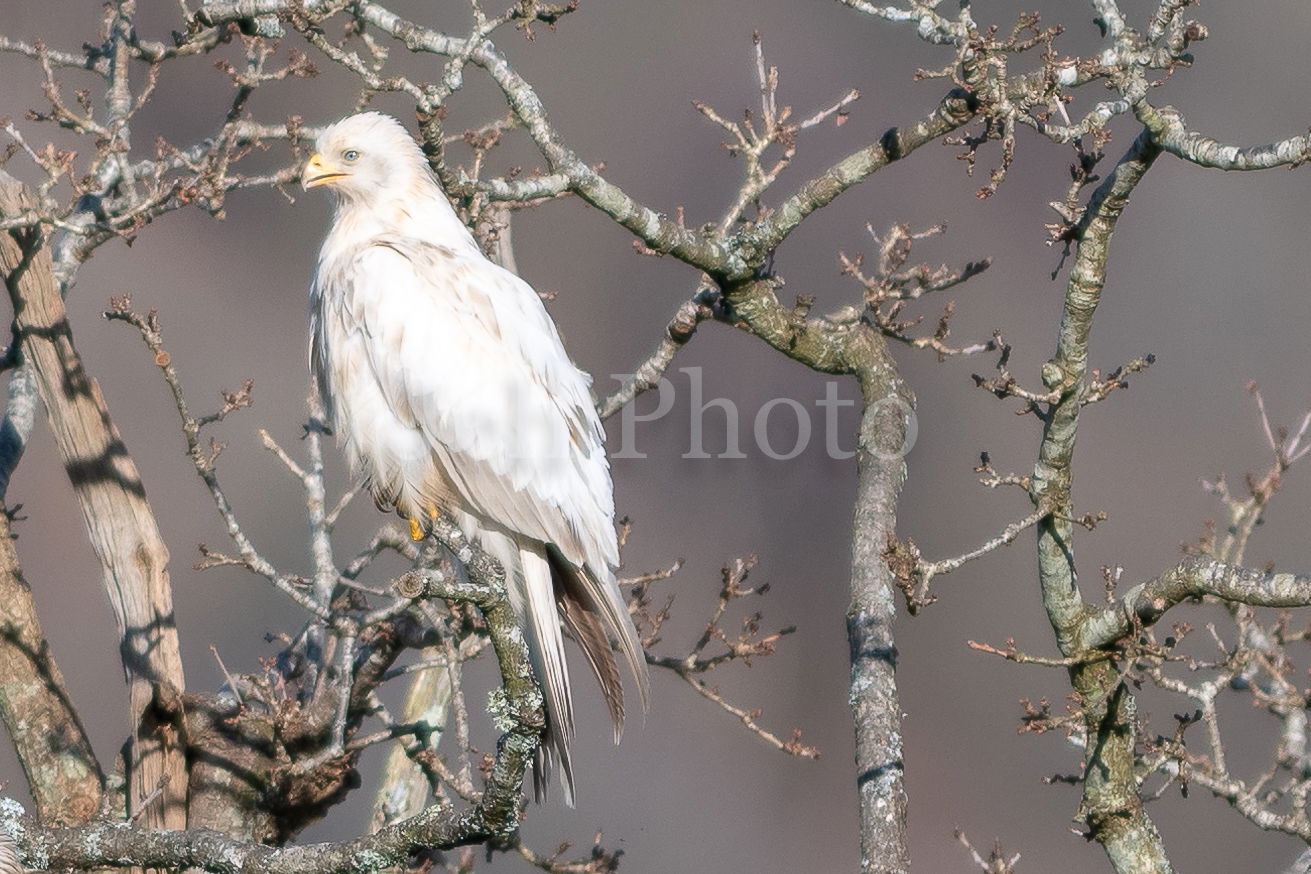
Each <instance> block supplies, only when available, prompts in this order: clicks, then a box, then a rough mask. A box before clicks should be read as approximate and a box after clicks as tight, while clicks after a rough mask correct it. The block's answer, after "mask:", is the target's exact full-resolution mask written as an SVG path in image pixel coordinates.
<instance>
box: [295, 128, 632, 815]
mask: <svg viewBox="0 0 1311 874" xmlns="http://www.w3.org/2000/svg"><path fill="white" fill-rule="evenodd" d="M316 145H317V150H316V151H317V153H316V154H315V156H314V157H313V158H311V160H310V162H309V163H308V164H307V165H306V169H305V175H304V183H305V184H306V186H307V187H309V186H317V185H325V186H327V187H329V188H330V190H332V191H333V193H334V194H336V195H337V197H336V201H337V203H336V207H337V208H336V213H335V216H334V221H333V225H332V228H331V230H330V231H329V233H328V236H327V238H326V239H325V241H324V243H323V248H322V251H321V253H320V255H319V263H318V269H317V270H316V273H315V278H314V282H313V285H312V287H311V292H310V303H311V361H312V365H313V367H314V369H315V371H316V373H317V375H318V378H319V383H320V387H321V389H322V391H323V394H324V396H325V400H326V401H327V403H328V406H329V411H330V416H331V419H332V422H333V426H334V429H335V431H336V433H337V437H338V440H339V442H340V443H341V445H342V447H343V448H344V450H345V454H346V456H347V459H348V461H349V463H350V466H351V468H352V470H353V471H354V472H355V473H356V474H357V475H358V476H359V477H361V478H362V479H363V480H364V481H366V482H367V483H368V485H369V487H370V489H371V490H372V492H373V495H374V498H375V500H377V501H378V503H379V505H380V506H386V507H391V506H394V507H395V508H396V509H397V511H398V512H400V513H401V515H403V516H405V517H406V518H408V519H412V520H416V521H420V523H422V520H426V519H427V518H428V517H429V514H430V513H431V512H432V511H434V510H436V511H439V512H450V513H454V514H456V516H457V518H458V520H459V521H460V523H461V525H462V526H463V527H464V529H465V531H466V533H467V534H469V535H470V536H471V537H474V538H477V539H479V540H480V541H481V542H482V544H483V545H484V547H486V548H487V549H488V550H489V551H490V552H492V553H493V555H495V556H496V557H497V558H498V559H499V560H500V561H501V563H502V564H503V565H504V567H505V568H506V572H507V579H508V582H509V591H510V597H511V602H512V604H513V605H514V607H515V609H516V610H517V611H518V613H519V615H520V616H521V618H522V619H523V621H524V624H525V628H526V630H527V632H528V633H527V639H528V642H529V646H530V650H531V653H532V656H533V660H534V666H535V668H536V669H537V672H538V680H539V682H540V683H541V684H542V686H543V690H544V694H545V698H546V708H547V720H548V734H547V738H546V742H545V743H544V746H543V748H542V751H541V754H540V755H539V761H538V766H537V768H536V774H535V776H536V780H537V784H538V787H539V791H540V790H541V788H542V787H543V786H544V783H545V780H546V776H547V773H548V772H550V771H551V770H552V769H553V768H554V769H558V770H559V771H560V773H561V776H562V777H563V781H564V789H565V795H566V800H568V801H570V802H572V796H573V776H572V770H571V767H570V761H569V740H570V738H571V737H572V734H573V714H572V703H571V700H570V684H569V674H568V669H567V666H566V663H565V658H564V650H563V638H562V636H561V619H562V618H563V619H564V621H565V623H566V624H567V625H568V626H569V627H570V629H571V630H572V631H573V632H574V636H575V637H576V638H578V640H579V642H580V643H581V644H582V645H583V649H584V652H585V654H586V655H587V656H588V660H589V663H590V664H591V666H592V667H593V670H594V672H595V673H596V675H597V678H598V680H600V681H601V685H602V689H603V691H604V693H605V695H606V698H607V703H608V704H609V705H610V708H611V713H612V715H613V716H614V717H615V731H616V737H617V736H618V732H619V728H620V725H621V724H622V714H623V704H622V686H621V685H620V683H619V680H618V676H617V673H616V671H615V669H614V657H613V654H612V652H611V650H610V646H609V640H608V638H614V639H616V640H617V641H618V643H619V646H620V649H621V651H622V652H623V653H624V655H625V657H626V660H627V661H628V662H629V664H630V667H631V668H632V670H633V672H634V675H635V677H636V678H637V682H638V688H639V690H640V692H641V694H642V700H643V703H644V704H645V702H646V697H647V686H646V671H645V663H644V660H643V658H642V655H641V648H640V645H639V643H638V641H637V636H636V632H635V630H634V628H633V625H632V621H631V619H630V618H629V615H628V612H627V609H626V608H625V605H624V603H623V599H622V597H621V595H620V592H619V589H618V586H617V584H616V582H615V578H614V568H615V566H616V565H617V564H618V560H619V555H618V547H617V543H616V537H615V530H614V498H613V489H612V485H611V481H610V471H609V465H608V463H607V461H606V456H605V449H604V445H603V442H602V441H603V438H604V434H603V432H602V430H601V425H600V421H599V419H598V418H597V415H596V412H595V408H594V406H593V403H592V399H591V394H590V391H589V379H588V377H587V376H586V374H584V373H582V372H581V371H580V370H578V368H577V367H575V366H574V365H573V363H572V362H571V361H570V360H569V357H568V355H567V354H566V352H565V350H564V346H563V344H562V343H561V341H560V337H559V334H558V332H557V331H556V329H555V325H554V324H553V323H552V322H551V319H550V317H549V316H548V315H547V313H546V309H545V308H544V307H543V305H542V302H541V299H540V298H539V297H538V296H537V294H536V292H534V291H533V289H532V288H531V287H530V286H529V285H528V284H527V283H526V282H524V281H523V280H522V279H520V278H519V277H517V276H515V275H514V274H513V273H510V272H509V271H507V270H504V269H503V268H501V267H500V266H498V265H496V264H494V263H493V262H491V261H489V260H488V259H487V258H486V257H485V256H484V255H483V253H482V251H481V250H480V249H479V247H478V245H477V243H476V242H475V241H474V239H473V237H472V236H471V235H470V234H469V232H468V230H467V229H466V228H465V226H464V225H463V223H461V222H460V220H459V218H458V216H456V214H455V211H454V210H453V209H452V208H451V206H450V203H449V202H448V201H447V200H446V197H445V195H444V193H443V192H442V190H441V188H440V187H439V186H438V184H437V182H436V180H435V179H434V178H433V176H432V174H431V173H430V172H429V170H428V167H427V163H426V161H425V160H424V157H423V154H422V152H421V151H420V150H419V148H418V146H417V145H416V144H415V142H414V140H413V139H411V137H410V136H409V134H408V133H406V131H405V129H404V128H403V127H402V126H401V125H400V123H399V122H397V121H396V120H395V119H392V118H390V117H388V116H385V115H381V114H379V113H374V112H369V113H362V114H360V115H355V116H351V117H348V118H346V119H343V120H342V121H340V122H337V123H336V124H334V125H331V126H330V127H328V128H327V129H325V130H324V132H323V134H322V135H321V136H320V137H319V139H318V141H317V144H316ZM557 607H558V610H559V612H557Z"/></svg>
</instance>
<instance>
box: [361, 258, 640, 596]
mask: <svg viewBox="0 0 1311 874" xmlns="http://www.w3.org/2000/svg"><path fill="white" fill-rule="evenodd" d="M354 268H355V270H354V273H355V275H354V277H353V282H351V283H350V286H351V288H352V290H353V295H352V296H353V298H354V300H353V301H351V302H350V306H351V309H352V310H353V314H354V316H355V318H356V320H357V324H359V325H360V329H361V330H362V332H363V337H364V343H365V347H366V349H367V350H368V355H369V360H370V363H371V365H372V369H373V371H374V374H375V375H376V378H377V380H378V383H379V385H380V386H381V388H382V390H383V393H384V395H385V396H386V398H387V400H388V402H389V404H390V405H391V407H392V408H393V410H394V411H395V412H396V414H397V415H398V416H399V417H400V418H401V419H402V420H404V421H407V422H412V423H414V425H415V426H416V427H418V428H419V429H421V430H422V432H423V434H424V435H425V437H426V438H427V439H428V440H429V442H430V443H431V445H432V448H433V452H434V456H435V457H436V458H437V459H439V460H440V462H441V463H442V464H443V466H444V467H445V468H446V470H445V471H444V473H445V475H446V476H448V477H449V478H450V481H451V482H452V483H453V484H454V485H455V486H456V488H457V489H458V490H459V492H460V496H461V497H462V498H463V499H464V501H465V502H466V504H467V509H469V510H471V511H472V512H474V513H476V514H477V515H479V516H482V517H484V518H486V519H488V520H491V521H494V522H497V523H499V524H501V525H503V526H505V527H506V528H508V529H509V530H510V531H512V532H514V533H516V534H520V535H526V536H528V537H531V538H533V539H536V540H540V541H542V542H545V543H553V544H555V545H556V546H557V547H558V548H559V549H560V550H561V552H562V553H563V554H564V556H565V558H567V559H568V560H569V561H571V562H573V563H574V564H576V565H579V566H581V565H584V564H590V565H593V566H594V567H596V568H597V570H598V571H602V572H605V571H608V570H609V569H610V568H611V567H613V566H614V565H615V564H617V563H618V555H617V554H616V547H615V535H614V529H613V521H612V520H613V518H614V497H613V491H612V486H611V483H610V472H609V464H608V462H607V460H606V456H605V450H604V447H603V444H602V439H603V432H602V430H601V425H600V421H599V420H598V418H597V415H596V412H595V409H594V407H593V406H592V399H591V395H590V392H589V389H588V384H589V379H588V377H587V376H586V375H585V374H584V373H582V372H581V371H580V370H578V368H577V367H575V366H574V365H573V362H571V361H570V360H569V357H568V355H567V354H566V353H565V350H564V346H563V345H562V344H561V342H560V337H559V335H558V334H557V332H556V330H555V326H554V324H553V323H552V322H551V320H550V317H549V316H548V315H547V313H546V310H545V308H544V307H543V306H542V303H541V300H540V299H539V298H538V297H537V294H536V292H534V291H533V290H532V288H531V287H530V286H529V285H528V284H527V283H525V282H524V281H523V280H521V279H519V278H518V277H517V276H515V275H514V274H512V273H510V272H508V271H506V270H503V269H501V268H500V267H498V266H496V265H495V264H493V263H492V262H490V261H487V260H486V259H483V258H482V257H481V256H475V255H473V254H471V253H463V252H459V251H456V250H453V249H449V248H446V247H443V246H437V245H433V244H430V243H426V242H424V241H421V240H416V239H413V238H409V237H396V238H382V239H380V240H377V241H375V242H374V244H373V245H369V246H367V247H364V248H363V249H362V250H361V251H360V253H359V255H358V257H357V258H356V259H355V262H354ZM366 427H367V426H366Z"/></svg>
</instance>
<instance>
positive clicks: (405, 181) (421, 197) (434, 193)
mask: <svg viewBox="0 0 1311 874" xmlns="http://www.w3.org/2000/svg"><path fill="white" fill-rule="evenodd" d="M336 213H337V216H336V221H335V222H334V223H333V227H332V231H331V233H330V236H339V237H343V238H345V239H350V240H355V241H359V240H363V239H372V238H375V237H380V236H402V237H418V238H421V239H425V240H431V241H433V242H436V243H440V244H441V245H443V246H448V247H450V248H452V249H466V248H468V249H472V250H474V251H480V250H479V248H478V243H477V242H476V241H475V240H474V238H473V235H472V234H471V233H469V229H468V228H467V227H465V225H464V222H462V221H460V217H459V216H458V215H456V213H455V209H454V208H453V207H452V206H451V203H450V201H449V200H447V199H446V193H445V192H444V191H442V188H441V186H440V185H438V184H437V180H436V179H434V178H433V177H432V175H431V174H430V173H429V172H428V171H427V168H426V167H425V168H423V169H422V170H421V171H418V172H413V173H410V174H403V175H400V176H399V177H398V178H393V179H389V180H388V181H387V183H386V184H385V185H383V186H382V187H380V188H376V189H374V190H372V191H371V192H370V196H369V197H368V198H357V197H350V196H339V197H338V198H337V204H336Z"/></svg>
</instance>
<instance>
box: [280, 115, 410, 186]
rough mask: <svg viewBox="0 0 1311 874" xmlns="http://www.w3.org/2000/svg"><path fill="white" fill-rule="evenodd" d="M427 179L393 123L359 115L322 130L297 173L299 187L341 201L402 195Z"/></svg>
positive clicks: (388, 118) (387, 118)
mask: <svg viewBox="0 0 1311 874" xmlns="http://www.w3.org/2000/svg"><path fill="white" fill-rule="evenodd" d="M427 178H428V165H427V162H426V161H425V159H424V157H423V152H422V151H420V149H419V147H418V145H417V144H416V143H415V142H414V139H413V138H412V137H411V136H410V135H409V133H408V132H407V131H406V130H405V128H404V127H403V126H402V125H401V123H400V122H399V121H397V120H396V119H394V118H392V117H391V116H389V115H383V114H382V113H381V112H361V113H359V114H358V115H351V116H347V117H346V118H343V119H342V120H341V121H338V122H335V123H334V124H331V125H329V126H328V127H326V128H324V129H323V132H322V133H321V134H319V138H318V139H317V140H316V141H315V143H314V154H313V155H311V156H310V159H309V160H308V161H307V162H305V167H304V169H303V170H302V171H301V177H300V179H301V185H303V186H305V188H318V187H319V186H327V188H328V189H329V190H331V191H332V192H333V193H334V194H337V195H338V196H340V197H342V198H344V199H346V200H358V199H361V198H368V199H371V200H373V199H376V198H378V197H379V196H380V195H385V193H386V192H387V191H390V190H395V191H397V192H404V191H405V190H406V189H408V188H410V187H411V186H413V185H414V184H415V183H416V182H418V181H420V180H426V179H427Z"/></svg>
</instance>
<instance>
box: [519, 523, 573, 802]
mask: <svg viewBox="0 0 1311 874" xmlns="http://www.w3.org/2000/svg"><path fill="white" fill-rule="evenodd" d="M518 552H519V554H518V557H517V558H518V561H517V562H516V564H517V565H518V568H517V570H518V573H516V574H515V575H514V582H513V583H512V584H511V586H510V593H511V602H512V603H513V602H514V601H516V600H518V601H519V603H518V604H515V605H514V606H515V609H516V610H518V611H519V614H520V615H521V616H522V617H523V619H524V625H525V630H526V631H527V635H526V636H527V639H528V653H529V655H530V656H531V658H532V661H533V669H534V670H535V671H536V672H537V680H538V682H539V683H540V684H541V686H542V695H543V696H544V697H545V699H546V700H545V705H546V736H545V737H544V738H543V739H542V745H541V746H540V747H538V750H537V759H536V762H535V767H534V768H533V788H534V790H535V795H536V796H537V799H538V800H539V801H540V800H541V799H542V798H543V797H545V795H546V787H547V785H548V784H549V782H550V779H551V775H552V774H555V773H558V774H559V775H560V778H561V780H560V782H561V786H562V788H563V790H564V801H565V803H566V804H568V805H569V806H570V807H573V805H574V772H573V763H572V761H571V760H570V756H569V742H570V741H571V740H573V736H574V709H573V699H572V695H571V694H570V688H569V665H568V663H567V662H566V661H565V652H564V635H563V634H561V631H560V619H559V616H558V615H557V614H556V606H555V592H554V585H553V583H552V578H551V577H552V575H551V564H550V561H549V560H548V559H547V557H546V548H545V546H543V545H542V544H541V543H538V542H535V541H521V542H520V543H519V544H518Z"/></svg>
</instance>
